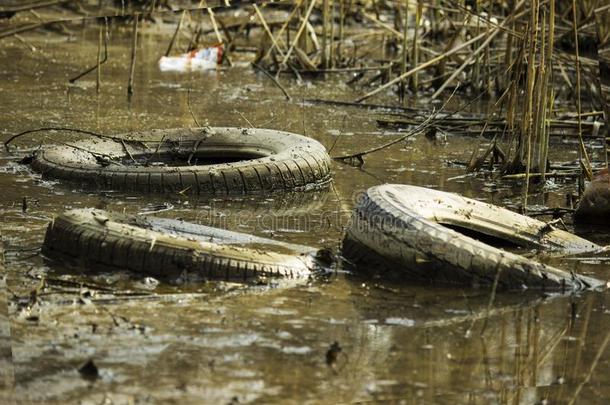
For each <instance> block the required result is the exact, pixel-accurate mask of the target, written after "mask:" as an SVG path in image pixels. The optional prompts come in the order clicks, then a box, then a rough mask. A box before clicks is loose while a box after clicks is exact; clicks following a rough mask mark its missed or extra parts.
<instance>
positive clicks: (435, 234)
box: [343, 184, 605, 290]
mask: <svg viewBox="0 0 610 405" xmlns="http://www.w3.org/2000/svg"><path fill="white" fill-rule="evenodd" d="M447 226H449V227H453V228H457V229H462V230H465V231H466V233H470V234H475V235H480V236H485V237H491V238H493V239H496V240H497V239H500V240H503V241H508V242H511V243H513V244H516V245H518V246H521V247H526V248H538V249H544V250H555V251H562V252H568V253H578V252H585V251H592V250H595V249H598V248H599V246H597V245H595V244H594V243H592V242H589V241H587V240H585V239H582V238H579V237H577V236H575V235H573V234H570V233H568V232H565V231H561V230H558V229H555V228H554V227H552V226H549V225H547V224H545V223H544V222H541V221H537V220H535V219H532V218H529V217H525V216H523V215H519V214H516V213H514V212H511V211H509V210H507V209H504V208H500V207H497V206H494V205H491V204H486V203H483V202H480V201H476V200H472V199H469V198H464V197H461V196H459V195H456V194H452V193H446V192H442V191H436V190H431V189H426V188H422V187H415V186H406V185H391V184H386V185H382V186H377V187H372V188H370V189H368V190H367V192H366V193H365V194H364V196H363V197H362V198H361V200H360V202H359V203H358V205H357V207H356V208H355V212H354V215H353V218H352V223H351V224H350V226H349V228H348V231H347V234H346V238H345V240H344V243H343V255H344V256H345V257H346V258H347V259H348V260H349V261H351V262H353V263H355V264H357V265H358V264H360V265H362V264H364V265H365V266H362V267H368V268H371V267H372V268H376V269H379V268H380V269H382V271H381V272H382V273H383V272H384V271H389V272H390V273H391V274H387V275H388V276H392V277H396V276H398V277H402V278H404V277H405V276H407V277H409V278H412V279H416V280H420V281H424V282H433V283H440V284H462V285H489V284H492V283H493V282H494V279H495V277H496V274H498V272H499V275H498V286H499V287H501V288H516V287H519V288H521V287H528V288H531V287H535V288H545V289H568V290H580V289H585V288H597V287H605V283H604V282H602V281H599V280H596V279H594V278H591V277H587V276H581V275H577V274H574V273H569V272H565V271H563V270H560V269H557V268H554V267H551V266H547V265H544V264H541V263H539V262H536V261H532V260H529V259H526V258H524V257H522V256H519V255H517V254H514V253H510V252H507V251H504V250H501V249H498V248H495V247H493V246H490V245H488V244H486V243H483V242H481V241H479V240H476V239H473V238H471V237H469V236H466V235H464V234H463V233H460V232H457V231H455V230H453V229H450V228H449V227H447ZM377 273H378V274H377V275H378V276H379V275H381V276H383V275H384V274H379V273H380V271H377Z"/></svg>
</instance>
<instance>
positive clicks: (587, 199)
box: [574, 169, 610, 226]
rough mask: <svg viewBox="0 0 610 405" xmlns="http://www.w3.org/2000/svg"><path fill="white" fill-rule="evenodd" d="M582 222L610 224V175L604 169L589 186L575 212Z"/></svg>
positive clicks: (579, 221) (575, 217) (575, 218)
mask: <svg viewBox="0 0 610 405" xmlns="http://www.w3.org/2000/svg"><path fill="white" fill-rule="evenodd" d="M574 221H575V222H577V223H580V224H591V225H605V226H608V225H610V176H609V175H608V170H606V169H604V170H602V171H601V172H599V173H597V174H596V175H595V177H594V178H593V181H591V182H590V183H589V184H587V186H586V187H585V192H584V193H583V195H582V198H581V199H580V201H579V203H578V207H576V211H575V212H574Z"/></svg>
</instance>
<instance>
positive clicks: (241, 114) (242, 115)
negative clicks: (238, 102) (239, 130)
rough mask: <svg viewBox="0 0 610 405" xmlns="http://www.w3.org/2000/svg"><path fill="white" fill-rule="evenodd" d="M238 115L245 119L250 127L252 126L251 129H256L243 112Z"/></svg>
mask: <svg viewBox="0 0 610 405" xmlns="http://www.w3.org/2000/svg"><path fill="white" fill-rule="evenodd" d="M238 114H239V116H240V117H242V118H243V120H244V121H246V122H247V123H248V125H250V128H254V125H252V123H251V122H250V120H249V119H248V118H246V116H245V115H244V114H243V113H242V112H241V111H239V112H238Z"/></svg>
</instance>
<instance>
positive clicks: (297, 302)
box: [0, 27, 610, 404]
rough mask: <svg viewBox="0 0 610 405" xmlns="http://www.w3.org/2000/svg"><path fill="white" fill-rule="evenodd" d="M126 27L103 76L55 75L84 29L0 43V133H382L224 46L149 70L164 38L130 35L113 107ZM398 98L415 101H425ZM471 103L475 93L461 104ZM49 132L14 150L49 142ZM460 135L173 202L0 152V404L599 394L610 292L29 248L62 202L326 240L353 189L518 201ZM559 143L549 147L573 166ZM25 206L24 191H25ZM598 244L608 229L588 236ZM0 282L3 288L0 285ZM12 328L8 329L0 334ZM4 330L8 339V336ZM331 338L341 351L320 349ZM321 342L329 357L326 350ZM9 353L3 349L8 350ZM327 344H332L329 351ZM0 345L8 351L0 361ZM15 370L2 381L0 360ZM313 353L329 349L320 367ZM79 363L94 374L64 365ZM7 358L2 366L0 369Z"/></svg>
mask: <svg viewBox="0 0 610 405" xmlns="http://www.w3.org/2000/svg"><path fill="white" fill-rule="evenodd" d="M128 32H129V30H128V29H125V30H120V29H116V28H115V29H113V31H112V32H111V41H110V44H109V59H108V62H107V63H106V64H104V65H103V66H102V86H101V92H100V94H99V95H96V93H95V78H94V77H93V76H87V77H85V78H83V79H81V80H80V81H78V82H77V84H75V85H69V84H68V78H70V77H74V76H75V75H77V74H78V73H80V72H81V71H83V70H84V69H85V68H87V67H88V66H90V65H91V63H92V61H94V60H95V57H96V54H97V30H96V29H87V27H85V28H84V29H83V30H82V31H80V32H78V33H77V34H76V35H73V36H71V37H69V39H67V40H66V39H65V37H61V36H48V35H45V34H44V33H32V34H30V35H28V36H27V41H28V42H29V43H31V44H32V45H34V46H35V47H36V49H37V50H36V51H35V52H32V50H31V48H29V47H26V46H24V44H22V43H21V42H19V41H17V40H14V39H11V40H3V41H2V42H0V60H1V61H2V63H0V77H1V78H2V80H0V94H1V96H0V97H1V98H0V100H1V103H0V138H2V139H6V138H8V136H9V135H11V134H14V133H18V132H20V131H23V130H25V129H31V128H36V127H42V126H68V127H77V128H86V129H90V130H93V131H96V132H101V133H105V134H117V133H125V132H128V131H131V130H142V129H153V128H173V127H179V126H192V125H193V119H192V117H191V114H190V112H189V108H188V105H187V100H188V96H187V94H188V92H189V91H190V101H191V107H192V110H193V113H194V114H195V115H196V117H197V119H198V121H199V122H200V123H201V125H212V126H247V125H248V122H246V120H245V119H247V121H249V122H251V123H252V124H253V125H255V126H260V127H269V128H274V129H278V130H286V131H290V132H296V133H302V134H306V135H308V136H311V137H313V138H315V139H317V140H319V141H320V142H322V143H323V144H324V145H326V147H327V148H328V149H329V150H331V155H336V154H339V153H341V154H343V153H350V152H357V151H360V150H364V149H366V148H370V147H373V146H375V145H378V144H381V143H384V142H387V141H388V140H391V139H394V135H396V134H397V133H396V132H392V131H388V130H383V129H379V128H378V127H377V126H376V120H375V118H376V117H377V115H376V114H373V112H370V111H366V110H362V109H356V108H351V107H342V106H328V105H320V104H315V103H307V102H304V100H305V99H310V98H337V99H347V100H351V99H354V98H355V96H356V94H354V93H353V92H352V90H351V89H350V88H349V87H348V86H346V85H345V84H344V82H345V81H347V80H348V79H349V76H339V75H337V76H333V77H329V78H328V79H327V80H319V79H306V80H304V81H303V82H302V83H299V82H297V81H295V80H293V79H291V78H289V77H288V76H287V77H285V78H282V83H283V85H284V86H285V87H286V89H287V90H288V91H289V92H290V94H291V95H292V97H293V99H292V101H291V102H286V101H285V99H284V97H283V95H282V93H281V92H280V91H279V90H278V89H277V88H276V87H275V86H274V85H273V84H272V83H271V82H269V81H268V80H267V79H266V78H265V77H264V76H263V75H260V74H257V73H256V72H255V71H254V70H253V69H252V68H251V67H249V66H248V65H247V63H246V61H247V60H249V58H250V57H251V55H242V56H241V58H240V55H239V54H236V55H234V63H235V66H234V67H233V68H230V69H225V68H223V69H221V70H219V71H217V72H209V73H192V74H162V73H160V72H159V71H158V68H157V60H158V58H159V57H160V56H161V55H162V54H163V52H164V51H165V48H166V43H167V41H168V40H169V36H168V33H167V32H156V31H155V30H154V29H150V30H143V31H142V32H143V34H142V36H141V38H140V48H139V49H138V61H137V64H136V75H135V83H134V88H135V94H134V96H133V97H132V98H131V101H128V99H127V96H126V95H127V91H126V86H127V81H128V66H129V50H130V48H129V46H130V45H129V43H130V39H129V33H128ZM412 105H414V106H418V107H423V108H430V110H432V106H430V105H426V103H425V99H422V100H419V101H418V100H413V101H412ZM474 108H475V109H478V110H482V111H484V110H485V105H484V104H482V105H477V106H474ZM72 139H76V138H75V137H74V136H73V135H67V134H61V133H49V134H38V135H32V136H31V137H30V138H29V139H22V142H20V145H21V146H22V147H30V148H31V147H36V146H38V145H39V144H40V143H42V142H66V141H69V140H72ZM477 144H478V141H477V140H476V139H474V138H466V137H448V138H447V139H446V141H445V140H444V139H436V140H429V139H427V138H425V137H422V136H420V137H415V138H413V139H409V140H407V141H405V142H404V143H401V144H399V145H396V146H394V147H392V148H389V149H387V150H384V151H382V152H380V153H375V154H371V155H368V156H366V157H365V165H364V167H363V168H361V169H358V168H355V167H351V166H349V165H344V164H341V163H334V164H333V167H332V169H333V172H334V177H335V180H334V183H333V186H332V187H331V188H330V189H329V190H328V191H327V192H324V193H314V194H303V193H301V194H298V195H296V196H294V195H287V196H285V195H276V194H269V195H264V196H253V197H243V198H236V199H233V200H232V201H223V200H222V199H217V198H207V197H205V196H200V197H187V196H184V195H178V194H176V195H157V196H154V195H147V196H141V195H137V194H124V193H117V192H91V191H85V190H81V189H76V188H74V187H73V186H67V185H65V184H62V183H58V182H50V181H43V180H41V178H40V176H39V175H37V174H34V173H32V172H30V171H29V169H28V168H27V167H26V166H23V165H20V164H18V163H16V162H15V157H14V156H11V155H9V154H7V153H6V152H5V151H4V150H2V151H0V190H1V193H0V217H1V218H0V221H1V222H0V223H1V237H2V242H3V243H4V247H5V250H6V254H5V255H6V262H7V263H6V273H5V275H6V284H7V289H6V293H5V290H4V289H2V294H0V300H3V299H4V297H5V296H6V297H8V319H9V320H10V325H9V323H7V318H6V311H5V310H4V306H3V301H0V332H1V334H2V336H0V346H1V347H0V353H2V354H3V356H2V360H1V361H2V363H1V364H0V365H1V367H0V370H1V371H0V384H1V385H0V388H3V391H2V394H1V395H2V396H1V397H0V398H1V399H2V400H4V398H8V397H9V396H11V395H12V394H13V390H12V389H14V395H15V397H16V398H18V399H19V401H20V402H55V403H79V402H80V403H100V402H103V401H112V402H114V403H155V402H157V403H181V404H183V403H201V402H202V401H205V402H208V403H219V402H224V403H227V402H230V401H233V402H237V401H239V402H240V403H247V402H260V403H301V402H305V401H309V402H313V403H336V402H369V401H396V402H398V401H400V400H404V401H405V402H406V403H411V402H413V403H448V404H449V403H451V404H454V403H490V402H491V403H500V402H501V403H504V402H511V403H520V402H521V403H534V402H539V401H543V400H547V401H549V402H550V403H563V402H566V403H569V402H570V401H571V400H572V399H574V400H575V401H576V402H579V403H586V402H597V401H599V398H603V397H606V396H608V395H610V357H609V356H610V354H609V353H608V352H607V351H606V345H607V343H608V338H609V337H610V328H609V327H608V325H609V324H610V323H609V322H608V319H609V318H608V317H609V316H610V309H608V306H609V305H610V299H609V298H608V295H607V294H604V293H599V292H589V293H584V294H580V295H575V296H548V295H545V294H531V293H527V292H524V293H523V295H520V294H510V295H499V296H498V297H496V300H495V301H494V302H493V304H492V305H491V306H489V305H488V303H489V291H488V290H456V289H451V290H448V289H442V288H430V287H413V286H408V285H404V284H401V285H396V284H389V283H386V282H382V281H380V280H369V279H359V278H357V277H354V276H353V275H350V274H346V273H345V272H343V271H341V270H340V269H339V270H338V271H337V273H336V274H335V275H334V276H333V277H331V278H330V279H328V280H325V281H323V280H321V281H316V282H313V283H311V284H309V285H305V286H295V287H291V288H283V287H281V286H280V287H275V286H273V285H271V286H251V287H244V286H241V285H235V284H228V283H206V284H197V283H186V284H183V285H167V284H164V283H157V282H156V281H155V280H153V279H150V278H146V277H142V276H137V275H133V274H129V273H126V272H105V273H104V272H95V273H92V272H89V270H88V269H87V268H76V269H75V268H73V267H68V266H66V265H63V264H59V263H51V262H47V261H45V260H43V258H42V257H41V256H40V254H39V252H38V249H39V247H40V245H41V243H42V240H43V237H44V231H45V229H46V226H47V224H48V222H49V221H50V220H51V219H52V218H53V216H54V215H56V214H57V213H59V212H62V211H63V210H65V209H67V208H77V207H97V208H103V209H109V210H117V211H121V212H122V211H125V212H129V213H137V212H143V211H146V212H150V211H159V212H158V214H157V215H159V216H164V217H169V218H182V219H185V220H188V221H193V222H197V223H201V224H204V225H212V226H218V227H223V228H227V229H230V230H235V231H239V232H250V233H253V234H256V235H259V236H265V237H273V238H276V239H278V240H281V241H286V242H292V243H300V244H305V245H312V246H316V247H330V248H336V247H337V246H338V244H339V241H340V240H341V237H342V234H343V230H344V227H345V225H346V223H347V220H348V219H349V213H350V211H351V209H352V207H353V205H354V202H355V201H356V199H357V197H358V195H359V194H360V193H361V191H363V190H365V189H366V188H367V187H370V186H373V185H377V184H380V183H384V182H391V183H406V184H414V185H420V186H427V187H433V188H438V189H441V190H445V191H455V192H460V193H462V194H464V195H466V196H467V197H472V198H477V199H481V200H484V201H487V202H492V203H496V204H499V205H502V206H508V207H512V208H516V207H517V205H518V204H519V202H520V195H521V188H520V186H519V184H520V183H519V182H514V183H511V182H498V181H496V180H494V179H492V178H487V177H485V176H482V175H477V176H474V175H464V167H463V166H461V165H456V164H453V163H451V162H455V161H459V162H467V161H468V160H469V159H470V156H471V155H472V150H473V149H474V148H476V147H477V146H476V145H477ZM576 158H577V154H576V148H575V147H574V146H573V145H563V146H562V145H559V146H558V147H555V148H553V151H552V156H551V159H555V160H558V161H563V162H565V161H573V160H575V159H576ZM530 191H531V192H534V193H535V194H534V197H532V198H531V199H530V204H533V205H534V206H536V205H540V206H542V205H548V206H565V195H566V194H567V193H571V192H574V185H573V182H565V183H564V182H562V181H561V180H557V181H549V182H547V183H546V184H545V185H544V186H543V187H541V188H540V189H538V190H530ZM24 201H25V203H24ZM585 236H586V237H594V239H595V242H596V243H599V244H602V245H604V244H608V243H609V242H610V235H608V234H607V233H605V234H604V233H602V232H599V231H595V232H593V233H591V232H589V233H585ZM561 262H562V263H561V264H562V265H564V266H567V267H566V268H567V269H570V270H575V271H582V272H587V273H590V274H594V275H596V276H598V277H600V278H605V279H608V278H610V267H608V265H607V264H608V261H607V259H605V258H603V257H602V258H599V257H592V258H588V259H586V260H571V259H566V260H563V261H561ZM5 294H7V295H5ZM9 326H10V328H9ZM9 330H10V338H11V340H10V342H11V344H12V347H9V346H7V343H8V339H7V337H8V332H9ZM334 342H337V344H338V346H333V344H334ZM337 347H340V348H341V351H340V352H338V351H337V349H336V348H337ZM9 348H10V350H9ZM329 351H330V354H329ZM10 353H12V356H10V355H9V354H10ZM11 359H12V364H13V365H14V384H13V380H12V376H11V372H10V364H11ZM329 359H330V360H329ZM89 360H93V362H94V364H95V366H96V367H97V369H98V372H97V373H79V371H78V370H79V369H81V367H82V366H83V365H85V364H86V363H87V362H88V361H89ZM5 365H6V366H5Z"/></svg>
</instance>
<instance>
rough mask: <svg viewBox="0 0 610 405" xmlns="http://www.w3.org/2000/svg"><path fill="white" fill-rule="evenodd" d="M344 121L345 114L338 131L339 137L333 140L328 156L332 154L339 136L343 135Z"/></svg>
mask: <svg viewBox="0 0 610 405" xmlns="http://www.w3.org/2000/svg"><path fill="white" fill-rule="evenodd" d="M346 119H347V114H346V115H344V116H343V122H342V123H341V130H340V131H339V135H337V137H336V138H335V141H334V142H333V144H332V146H331V147H330V149H329V150H328V154H329V155H330V152H332V151H333V149H334V148H335V145H337V141H338V140H339V138H340V137H341V135H343V129H345V120H346Z"/></svg>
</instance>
